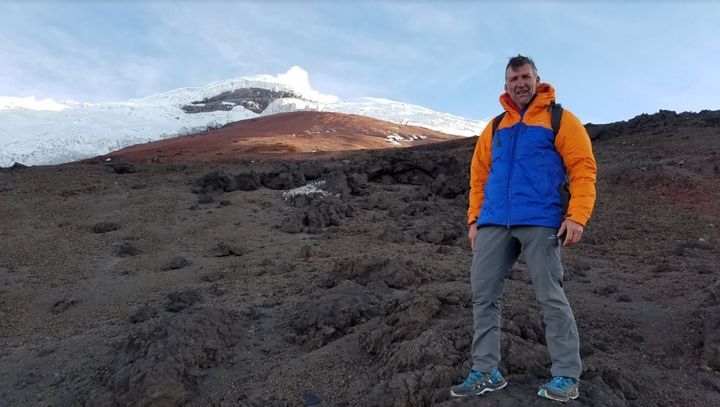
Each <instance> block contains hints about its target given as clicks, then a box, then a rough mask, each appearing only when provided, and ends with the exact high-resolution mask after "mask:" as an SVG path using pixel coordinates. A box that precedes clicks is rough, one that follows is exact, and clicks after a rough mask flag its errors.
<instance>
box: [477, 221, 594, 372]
mask: <svg viewBox="0 0 720 407" xmlns="http://www.w3.org/2000/svg"><path fill="white" fill-rule="evenodd" d="M555 233H556V230H555V229H552V228H546V227H539V226H518V227H512V228H509V229H508V228H506V227H501V226H483V227H480V228H479V229H478V234H477V238H476V239H475V249H474V250H473V261H472V266H471V268H470V283H471V285H472V293H473V323H474V328H475V334H474V337H473V343H472V350H471V352H472V358H473V370H476V371H479V372H490V371H492V370H493V369H494V368H496V367H497V366H498V363H499V362H500V335H501V332H500V325H501V322H502V317H501V307H500V302H499V301H500V298H501V297H502V293H503V288H504V286H505V276H506V274H507V273H508V272H509V270H510V268H511V267H512V266H513V264H515V261H516V260H517V258H518V255H519V254H520V252H521V251H522V253H523V254H524V256H525V263H526V265H527V267H528V271H529V272H530V276H531V278H532V281H533V286H534V288H535V297H536V299H537V301H538V303H539V304H540V308H541V311H542V316H543V321H544V322H545V339H546V341H547V345H548V350H549V351H550V358H551V360H552V369H551V373H552V375H553V376H567V377H573V378H579V377H580V373H581V372H582V364H581V362H580V340H579V337H578V330H577V325H576V324H575V317H574V316H573V313H572V310H571V309H570V303H569V302H568V300H567V297H566V296H565V292H564V291H563V283H562V280H563V268H562V264H561V263H560V242H559V240H558V238H557V237H556V235H555Z"/></svg>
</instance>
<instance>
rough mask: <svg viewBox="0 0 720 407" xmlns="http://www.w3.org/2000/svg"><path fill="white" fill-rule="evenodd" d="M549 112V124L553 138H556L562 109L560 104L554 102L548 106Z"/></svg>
mask: <svg viewBox="0 0 720 407" xmlns="http://www.w3.org/2000/svg"><path fill="white" fill-rule="evenodd" d="M548 109H549V110H550V124H551V126H552V130H553V136H557V134H558V132H559V131H560V121H561V120H562V115H563V107H562V105H561V104H560V103H555V102H554V101H553V102H552V103H551V104H550V106H548Z"/></svg>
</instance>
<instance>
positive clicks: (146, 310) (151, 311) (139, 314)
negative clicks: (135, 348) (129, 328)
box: [130, 304, 157, 324]
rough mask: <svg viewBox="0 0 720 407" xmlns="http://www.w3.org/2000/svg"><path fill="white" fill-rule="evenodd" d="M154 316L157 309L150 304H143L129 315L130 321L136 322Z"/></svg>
mask: <svg viewBox="0 0 720 407" xmlns="http://www.w3.org/2000/svg"><path fill="white" fill-rule="evenodd" d="M155 316H157V310H156V309H155V308H153V307H151V306H150V305H148V304H145V305H143V306H142V307H140V308H139V309H138V310H137V311H135V313H134V314H133V315H132V316H130V322H132V323H133V324H137V323H138V322H145V321H147V320H148V319H150V318H154V317H155Z"/></svg>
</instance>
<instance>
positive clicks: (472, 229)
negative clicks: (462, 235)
mask: <svg viewBox="0 0 720 407" xmlns="http://www.w3.org/2000/svg"><path fill="white" fill-rule="evenodd" d="M477 232H478V231H477V225H476V224H474V223H473V224H472V225H470V229H469V230H468V239H470V249H472V250H475V236H477Z"/></svg>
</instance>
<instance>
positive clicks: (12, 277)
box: [0, 112, 720, 406]
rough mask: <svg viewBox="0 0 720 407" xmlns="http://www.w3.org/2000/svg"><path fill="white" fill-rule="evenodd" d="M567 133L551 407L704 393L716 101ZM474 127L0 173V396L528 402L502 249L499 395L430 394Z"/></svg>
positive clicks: (529, 389) (717, 188)
mask: <svg viewBox="0 0 720 407" xmlns="http://www.w3.org/2000/svg"><path fill="white" fill-rule="evenodd" d="M588 127H589V130H590V132H591V135H592V138H593V139H594V149H595V152H596V156H597V159H598V166H599V182H598V201H597V205H596V209H595V213H594V217H593V219H592V220H591V222H590V223H589V224H588V225H587V228H586V234H585V236H584V240H583V242H582V243H581V244H579V245H576V246H574V247H572V248H570V249H567V250H564V253H563V255H564V262H565V265H566V267H565V280H566V282H565V287H566V290H567V294H568V297H569V298H570V301H571V303H572V305H573V308H574V311H575V315H576V318H577V322H578V327H579V330H580V336H581V342H582V349H581V351H582V356H583V362H584V371H583V376H582V382H581V393H580V397H579V398H578V399H577V400H576V401H574V402H572V403H571V404H572V405H576V406H717V405H720V245H718V242H719V241H720V231H719V230H718V228H719V227H720V157H719V156H718V154H720V112H703V113H700V114H680V115H678V114H675V113H673V112H660V113H659V114H655V115H651V116H647V115H644V116H639V117H637V118H635V119H633V120H630V121H628V122H622V123H615V124H611V125H603V126H593V125H590V126H588ZM473 142H474V139H464V140H458V141H450V142H444V143H439V144H434V145H425V146H419V147H415V148H409V149H394V150H384V151H369V152H359V153H352V154H348V155H347V156H344V157H339V158H327V159H315V160H300V161H297V160H293V161H261V162H250V161H237V162H231V163H224V164H219V163H215V164H198V163H191V164H182V163H172V164H162V163H160V164H127V163H126V164H123V163H117V162H111V163H106V164H101V163H98V164H73V165H62V166H52V167H31V168H21V167H15V168H10V169H4V170H2V171H0V219H1V221H2V222H1V223H0V224H1V225H2V232H3V233H2V238H1V239H0V341H1V342H0V366H2V369H1V370H2V374H1V375H0V405H2V406H6V405H7V406H115V405H120V406H180V405H188V406H285V405H287V406H303V405H320V406H354V405H363V406H366V405H367V406H373V405H377V406H430V405H440V406H455V405H458V406H465V405H476V406H518V405H524V406H546V405H551V404H552V402H549V401H546V400H542V399H539V398H538V397H537V396H535V392H536V388H537V386H538V385H540V384H541V383H543V382H544V381H545V380H546V379H547V378H548V375H549V371H548V370H549V369H548V365H549V359H548V355H547V349H546V346H545V340H544V337H543V325H542V321H541V316H540V315H539V311H538V307H537V305H536V303H535V300H534V295H533V292H532V286H531V283H530V280H529V276H528V273H527V272H526V270H525V266H524V264H523V263H522V261H520V262H518V263H517V264H516V265H515V266H514V267H513V269H512V271H511V272H510V273H509V274H508V276H507V284H506V291H505V297H504V325H503V362H502V366H501V370H502V371H503V372H504V373H505V374H506V377H507V379H508V381H509V385H508V387H507V388H506V389H504V390H502V391H499V392H495V393H492V394H489V395H487V396H483V397H481V398H475V399H471V400H459V401H458V400H451V399H450V398H449V396H448V388H449V387H450V386H451V385H452V384H454V383H457V382H458V381H460V380H461V379H462V378H463V377H464V376H465V375H466V374H467V371H468V369H469V367H470V362H469V346H470V342H471V335H472V332H471V330H472V327H471V303H470V302H471V298H470V287H469V278H468V269H469V265H470V260H471V252H470V250H469V247H468V244H467V240H466V237H465V235H466V227H465V212H466V206H467V184H468V175H467V173H468V160H469V158H470V155H471V153H472V149H473ZM308 184H310V186H308V187H306V188H305V189H294V188H297V187H300V186H303V185H308Z"/></svg>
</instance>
